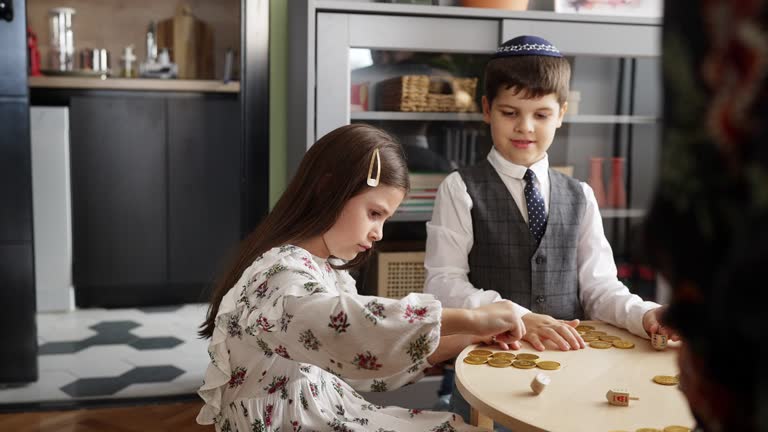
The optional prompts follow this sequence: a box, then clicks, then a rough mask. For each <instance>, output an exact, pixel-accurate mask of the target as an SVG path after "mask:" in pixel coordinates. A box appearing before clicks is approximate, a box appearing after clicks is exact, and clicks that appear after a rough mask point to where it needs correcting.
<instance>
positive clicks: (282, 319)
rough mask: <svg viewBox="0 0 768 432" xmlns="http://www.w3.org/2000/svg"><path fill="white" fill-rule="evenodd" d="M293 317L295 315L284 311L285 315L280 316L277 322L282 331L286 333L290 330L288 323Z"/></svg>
mask: <svg viewBox="0 0 768 432" xmlns="http://www.w3.org/2000/svg"><path fill="white" fill-rule="evenodd" d="M292 319H293V315H291V314H289V313H287V312H285V311H283V315H282V316H281V317H280V320H279V321H278V322H277V323H278V324H280V331H281V332H283V333H285V332H287V331H288V324H290V323H291V320H292Z"/></svg>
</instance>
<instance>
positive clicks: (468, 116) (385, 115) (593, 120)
mask: <svg viewBox="0 0 768 432" xmlns="http://www.w3.org/2000/svg"><path fill="white" fill-rule="evenodd" d="M349 117H350V119H351V120H379V121H381V120H405V121H455V122H464V121H471V122H479V121H483V115H482V114H480V113H441V112H400V111H355V112H352V113H350V116H349ZM658 121H659V119H658V117H654V116H629V115H578V116H566V117H565V118H564V119H563V123H574V124H654V123H658Z"/></svg>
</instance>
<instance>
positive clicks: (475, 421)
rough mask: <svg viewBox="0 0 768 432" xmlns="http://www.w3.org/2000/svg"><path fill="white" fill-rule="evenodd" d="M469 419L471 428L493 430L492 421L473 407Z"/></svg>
mask: <svg viewBox="0 0 768 432" xmlns="http://www.w3.org/2000/svg"><path fill="white" fill-rule="evenodd" d="M469 417H470V418H469V422H470V423H471V424H472V426H479V427H484V428H486V429H488V430H491V431H492V430H493V420H491V419H490V418H489V417H486V416H484V415H483V414H482V413H481V412H480V411H478V410H476V409H475V407H472V409H471V411H470V414H469Z"/></svg>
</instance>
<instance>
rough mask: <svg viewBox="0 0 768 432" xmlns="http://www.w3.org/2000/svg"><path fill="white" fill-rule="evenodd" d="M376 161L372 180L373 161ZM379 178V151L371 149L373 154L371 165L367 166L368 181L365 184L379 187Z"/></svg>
mask: <svg viewBox="0 0 768 432" xmlns="http://www.w3.org/2000/svg"><path fill="white" fill-rule="evenodd" d="M374 159H375V160H376V165H377V168H376V178H373V177H372V176H371V174H373V161H374ZM380 177H381V156H379V149H373V154H372V155H371V164H370V165H369V166H368V179H367V180H366V183H368V186H371V187H376V186H378V185H379V178H380Z"/></svg>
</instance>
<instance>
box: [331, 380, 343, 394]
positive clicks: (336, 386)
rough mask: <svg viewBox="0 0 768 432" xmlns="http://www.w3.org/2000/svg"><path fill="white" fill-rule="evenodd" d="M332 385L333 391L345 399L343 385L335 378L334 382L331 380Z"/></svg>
mask: <svg viewBox="0 0 768 432" xmlns="http://www.w3.org/2000/svg"><path fill="white" fill-rule="evenodd" d="M331 385H332V386H333V389H334V390H336V393H338V394H339V396H341V397H344V393H343V391H342V389H341V383H340V382H339V380H338V379H336V378H333V380H331Z"/></svg>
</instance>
